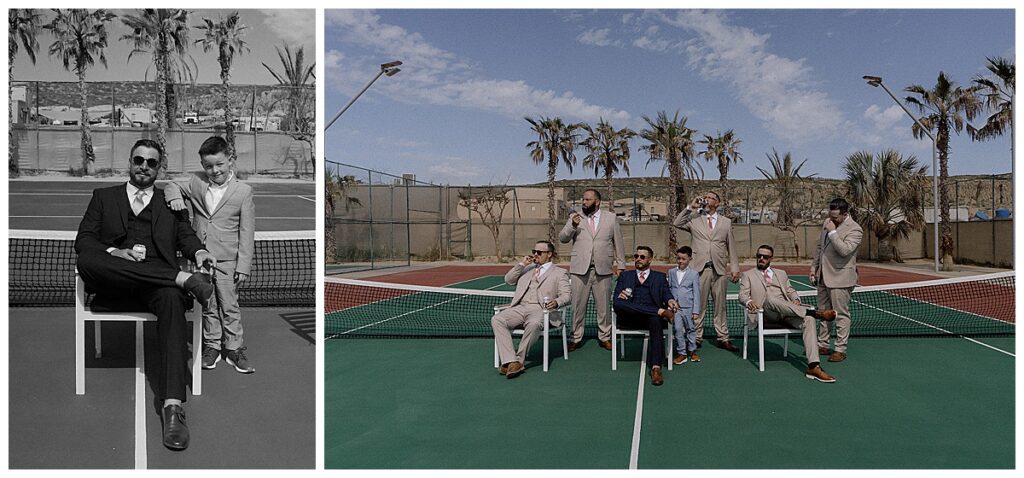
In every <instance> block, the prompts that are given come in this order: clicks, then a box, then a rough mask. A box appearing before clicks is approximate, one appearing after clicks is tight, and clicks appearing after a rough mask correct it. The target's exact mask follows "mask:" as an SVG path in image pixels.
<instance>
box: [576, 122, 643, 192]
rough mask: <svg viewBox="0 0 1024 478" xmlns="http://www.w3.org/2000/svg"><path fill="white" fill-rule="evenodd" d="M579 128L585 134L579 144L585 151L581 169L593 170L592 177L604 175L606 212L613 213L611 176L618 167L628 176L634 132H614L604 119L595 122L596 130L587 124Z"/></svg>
mask: <svg viewBox="0 0 1024 478" xmlns="http://www.w3.org/2000/svg"><path fill="white" fill-rule="evenodd" d="M581 126H582V127H583V130H584V131H586V132H587V137H585V138H583V141H582V142H581V143H580V144H579V145H580V146H583V147H584V148H585V149H586V150H587V156H586V157H585V158H583V167H584V168H593V169H594V176H599V175H601V174H604V180H605V184H607V185H608V206H609V207H608V210H609V211H612V212H615V201H614V199H613V198H614V196H612V176H614V175H616V174H618V172H619V166H622V170H623V171H625V172H626V174H627V175H629V140H630V138H633V137H634V136H636V132H635V131H633V130H631V129H629V128H622V129H620V130H616V129H615V128H612V125H610V124H608V122H607V121H605V120H604V118H601V119H600V120H599V121H598V122H597V128H594V127H591V126H590V125H589V124H583V125H581Z"/></svg>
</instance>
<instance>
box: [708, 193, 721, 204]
mask: <svg viewBox="0 0 1024 478" xmlns="http://www.w3.org/2000/svg"><path fill="white" fill-rule="evenodd" d="M708 192H709V193H711V194H714V195H715V201H718V202H722V196H719V195H718V193H716V192H714V191H708Z"/></svg>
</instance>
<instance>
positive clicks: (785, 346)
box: [782, 334, 789, 357]
mask: <svg viewBox="0 0 1024 478" xmlns="http://www.w3.org/2000/svg"><path fill="white" fill-rule="evenodd" d="M784 338H785V340H786V341H785V342H783V343H782V356H783V357H789V334H786V335H785V336H784Z"/></svg>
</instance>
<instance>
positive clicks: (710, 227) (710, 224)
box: [708, 216, 715, 229]
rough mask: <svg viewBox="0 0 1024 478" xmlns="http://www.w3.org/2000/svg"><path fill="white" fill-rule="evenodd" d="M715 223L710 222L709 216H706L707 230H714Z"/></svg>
mask: <svg viewBox="0 0 1024 478" xmlns="http://www.w3.org/2000/svg"><path fill="white" fill-rule="evenodd" d="M714 228H715V223H713V222H711V216H708V229H714Z"/></svg>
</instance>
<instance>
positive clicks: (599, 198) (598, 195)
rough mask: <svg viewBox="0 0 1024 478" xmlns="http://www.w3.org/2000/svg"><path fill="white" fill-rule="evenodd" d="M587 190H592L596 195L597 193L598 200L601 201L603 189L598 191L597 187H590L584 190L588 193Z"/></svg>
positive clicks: (584, 192)
mask: <svg viewBox="0 0 1024 478" xmlns="http://www.w3.org/2000/svg"><path fill="white" fill-rule="evenodd" d="M587 191H590V192H592V193H594V195H595V196H597V200H598V201H600V200H601V191H598V190H596V189H594V188H590V189H586V190H584V191H583V194H586V193H587Z"/></svg>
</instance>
